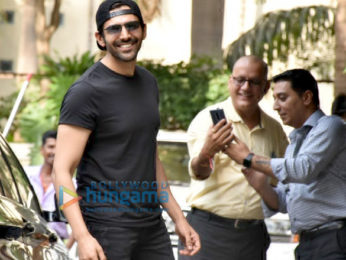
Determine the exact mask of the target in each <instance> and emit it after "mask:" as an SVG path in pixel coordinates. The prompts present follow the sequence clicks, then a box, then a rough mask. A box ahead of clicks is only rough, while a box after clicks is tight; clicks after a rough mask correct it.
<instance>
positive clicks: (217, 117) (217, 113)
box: [209, 108, 226, 125]
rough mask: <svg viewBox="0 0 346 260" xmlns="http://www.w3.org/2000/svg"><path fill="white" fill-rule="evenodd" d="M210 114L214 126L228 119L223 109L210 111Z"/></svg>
mask: <svg viewBox="0 0 346 260" xmlns="http://www.w3.org/2000/svg"><path fill="white" fill-rule="evenodd" d="M209 112H210V115H211V119H212V120H213V124H214V125H216V124H217V123H218V122H219V121H221V120H222V119H226V117H225V113H224V111H223V109H220V108H217V109H214V110H210V111H209Z"/></svg>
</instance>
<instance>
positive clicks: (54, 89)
mask: <svg viewBox="0 0 346 260" xmlns="http://www.w3.org/2000/svg"><path fill="white" fill-rule="evenodd" d="M44 59H45V65H43V66H42V67H41V68H40V70H39V74H38V75H36V76H35V77H34V81H33V84H34V85H35V82H36V84H37V82H39V81H41V80H42V79H48V80H49V84H48V90H47V92H46V93H44V94H43V95H42V93H39V88H38V87H37V86H36V87H35V86H33V88H32V90H31V91H29V93H27V95H26V103H27V105H26V106H25V108H24V109H23V111H22V112H21V113H20V115H19V125H20V130H21V131H20V132H21V136H22V137H23V138H24V139H25V140H26V141H28V142H32V143H35V147H37V144H38V143H39V142H40V139H41V136H42V134H43V133H44V132H45V131H46V130H49V129H56V128H57V124H58V120H59V113H60V105H61V102H62V99H63V97H64V95H65V93H66V91H67V90H68V88H69V87H70V86H71V85H72V84H73V82H74V81H75V80H76V79H78V78H79V77H80V76H81V75H82V74H83V73H84V71H85V70H86V69H88V68H89V67H90V66H92V64H93V63H94V59H95V56H94V55H91V54H90V52H86V53H84V54H82V55H81V56H78V55H74V56H73V57H72V58H70V57H67V58H59V59H58V60H57V61H55V60H54V59H53V58H52V57H48V56H45V58H44ZM35 156H36V153H33V154H32V158H34V157H35Z"/></svg>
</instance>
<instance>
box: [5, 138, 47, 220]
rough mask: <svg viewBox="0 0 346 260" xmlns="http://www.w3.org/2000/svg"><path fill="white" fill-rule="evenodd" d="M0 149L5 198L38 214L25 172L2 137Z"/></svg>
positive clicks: (36, 203) (35, 200) (37, 207)
mask: <svg viewBox="0 0 346 260" xmlns="http://www.w3.org/2000/svg"><path fill="white" fill-rule="evenodd" d="M0 147H1V149H0V150H1V159H0V160H1V162H0V164H1V166H0V167H1V173H0V174H1V183H2V186H3V189H4V192H5V196H6V197H8V198H12V199H14V200H16V201H17V202H19V203H21V204H23V205H24V206H26V207H28V208H31V209H33V210H35V211H36V212H39V213H40V212H41V209H40V206H39V203H38V201H37V198H36V196H35V195H34V192H33V189H32V187H31V184H30V182H29V180H28V178H27V176H26V174H25V172H24V170H23V168H22V166H21V165H20V163H19V161H18V160H17V157H16V156H15V155H14V153H13V152H12V150H11V148H10V147H9V146H8V145H7V143H6V142H5V140H4V139H3V138H2V137H1V138H0ZM8 167H9V168H8Z"/></svg>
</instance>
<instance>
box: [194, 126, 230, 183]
mask: <svg viewBox="0 0 346 260" xmlns="http://www.w3.org/2000/svg"><path fill="white" fill-rule="evenodd" d="M225 123H226V121H225V120H224V119H223V120H221V121H220V122H219V123H217V124H216V125H215V126H213V127H210V128H209V130H208V133H207V137H206V140H205V143H204V145H203V147H202V150H201V151H200V153H199V155H198V156H196V157H194V158H193V159H192V161H191V169H192V171H193V173H194V175H195V176H196V178H197V179H199V180H204V179H207V178H208V177H209V176H210V174H211V172H212V170H213V169H212V159H213V157H214V155H215V154H216V153H218V152H219V151H222V150H224V149H225V147H226V145H227V144H228V143H230V142H231V141H232V136H231V131H232V123H227V124H225Z"/></svg>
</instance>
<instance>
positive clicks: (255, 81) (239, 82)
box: [232, 76, 263, 87]
mask: <svg viewBox="0 0 346 260" xmlns="http://www.w3.org/2000/svg"><path fill="white" fill-rule="evenodd" d="M232 80H233V82H234V84H235V85H236V86H237V87H241V86H243V85H244V84H245V82H246V81H247V82H248V83H249V85H250V86H254V87H260V86H261V85H262V83H263V80H259V79H246V78H243V77H233V76H232Z"/></svg>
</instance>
